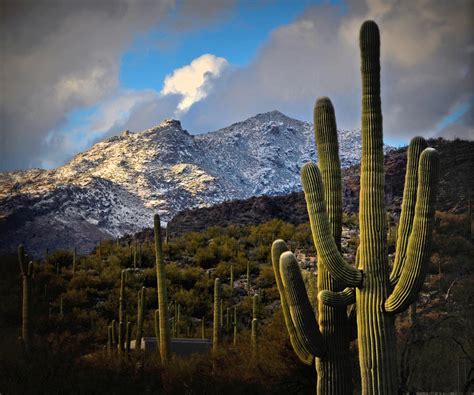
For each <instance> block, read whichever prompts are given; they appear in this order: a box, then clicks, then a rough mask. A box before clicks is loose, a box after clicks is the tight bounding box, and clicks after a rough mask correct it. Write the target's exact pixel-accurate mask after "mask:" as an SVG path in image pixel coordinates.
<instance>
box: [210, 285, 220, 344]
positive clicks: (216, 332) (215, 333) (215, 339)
mask: <svg viewBox="0 0 474 395" xmlns="http://www.w3.org/2000/svg"><path fill="white" fill-rule="evenodd" d="M221 293H222V289H221V280H220V279H219V278H216V279H215V281H214V310H213V315H214V321H213V326H212V350H213V351H214V352H217V350H218V349H219V346H220V344H221V306H222V304H221Z"/></svg>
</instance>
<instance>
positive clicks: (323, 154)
mask: <svg viewBox="0 0 474 395" xmlns="http://www.w3.org/2000/svg"><path fill="white" fill-rule="evenodd" d="M314 137H315V141H316V147H317V150H318V158H319V162H318V167H319V170H320V173H321V178H322V181H323V184H324V197H325V200H326V211H327V214H328V220H329V224H330V227H331V234H332V235H333V237H334V241H335V242H336V246H337V248H338V249H339V250H340V248H341V233H342V177H341V161H340V159H339V143H338V141H337V127H336V116H335V114H334V107H333V105H332V103H331V100H330V99H329V98H327V97H320V98H319V99H318V100H317V101H316V105H315V108H314Z"/></svg>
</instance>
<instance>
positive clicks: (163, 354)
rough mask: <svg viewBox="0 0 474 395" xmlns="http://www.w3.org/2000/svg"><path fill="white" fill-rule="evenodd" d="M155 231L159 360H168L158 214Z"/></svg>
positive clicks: (167, 326)
mask: <svg viewBox="0 0 474 395" xmlns="http://www.w3.org/2000/svg"><path fill="white" fill-rule="evenodd" d="M154 231H155V254H156V283H157V290H158V310H159V316H160V355H161V362H162V363H165V362H166V361H168V359H169V357H170V353H171V336H170V326H169V325H170V324H169V319H168V316H169V312H168V297H167V294H166V274H165V260H164V258H163V247H162V245H161V225H160V216H159V215H158V214H155V217H154Z"/></svg>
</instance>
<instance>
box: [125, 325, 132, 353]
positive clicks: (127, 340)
mask: <svg viewBox="0 0 474 395" xmlns="http://www.w3.org/2000/svg"><path fill="white" fill-rule="evenodd" d="M131 342H132V323H131V322H130V321H129V322H127V329H126V330H125V351H126V353H127V354H129V353H130V344H131Z"/></svg>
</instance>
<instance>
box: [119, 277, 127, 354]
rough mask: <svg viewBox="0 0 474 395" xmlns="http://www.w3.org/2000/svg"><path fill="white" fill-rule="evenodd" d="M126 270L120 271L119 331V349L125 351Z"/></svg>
mask: <svg viewBox="0 0 474 395" xmlns="http://www.w3.org/2000/svg"><path fill="white" fill-rule="evenodd" d="M125 274H126V272H125V270H122V272H121V273H120V295H119V333H118V342H119V350H120V351H123V344H124V341H125V338H124V329H125V325H126V321H125Z"/></svg>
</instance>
